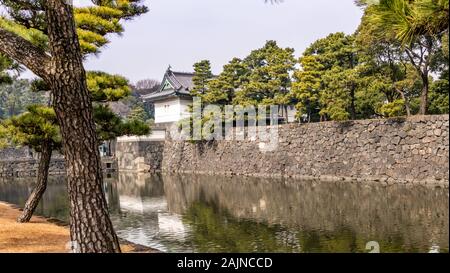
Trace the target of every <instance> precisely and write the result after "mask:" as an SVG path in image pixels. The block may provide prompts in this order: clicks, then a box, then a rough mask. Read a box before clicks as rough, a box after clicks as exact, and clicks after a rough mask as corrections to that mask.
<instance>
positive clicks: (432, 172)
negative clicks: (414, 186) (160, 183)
mask: <svg viewBox="0 0 450 273" xmlns="http://www.w3.org/2000/svg"><path fill="white" fill-rule="evenodd" d="M260 148H261V142H260V141H258V140H257V139H256V140H246V141H214V142H201V143H190V142H180V141H166V143H165V147H164V153H163V163H162V170H163V171H164V172H178V173H183V172H185V173H207V174H233V175H248V176H275V177H276V176H283V177H296V178H301V179H325V180H371V181H383V182H388V183H391V182H392V183H399V182H402V183H408V182H411V183H424V184H426V183H439V184H447V185H448V180H449V167H448V163H449V117H448V115H441V116H415V117H411V118H408V119H406V118H396V119H386V120H361V121H349V122H323V123H313V124H302V125H301V124H288V125H281V126H279V143H278V148H277V149H275V150H274V151H270V152H264V151H261V149H260Z"/></svg>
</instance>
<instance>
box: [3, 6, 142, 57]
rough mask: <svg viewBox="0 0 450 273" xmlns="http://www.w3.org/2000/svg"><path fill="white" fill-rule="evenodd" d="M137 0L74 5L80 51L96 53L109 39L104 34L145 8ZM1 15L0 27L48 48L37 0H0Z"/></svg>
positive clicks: (116, 29) (119, 27)
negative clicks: (3, 11) (3, 13)
mask: <svg viewBox="0 0 450 273" xmlns="http://www.w3.org/2000/svg"><path fill="white" fill-rule="evenodd" d="M141 2H142V1H141V0H116V1H113V0H96V1H93V4H94V5H92V6H88V7H75V8H74V16H75V23H76V26H77V34H78V38H79V40H80V45H81V49H82V51H83V53H84V54H91V53H94V54H97V53H99V52H100V49H101V47H103V46H105V45H106V44H108V43H109V39H108V37H107V35H108V34H119V35H120V34H121V33H122V32H123V30H124V29H123V26H122V21H124V20H129V19H132V18H134V17H136V16H139V15H141V14H143V13H146V12H147V11H148V9H147V7H145V6H144V5H142V4H141ZM0 3H1V4H2V6H3V7H4V8H5V11H6V12H5V15H3V16H1V17H0V27H1V28H4V29H6V30H9V31H11V32H14V33H16V34H18V35H19V36H21V37H23V38H25V39H26V40H28V41H30V42H32V43H33V44H35V45H37V46H39V47H40V48H42V49H44V50H47V49H48V37H47V35H46V33H47V25H46V21H45V14H44V7H43V5H42V3H41V1H40V0H29V1H16V0H0Z"/></svg>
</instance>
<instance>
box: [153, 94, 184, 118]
mask: <svg viewBox="0 0 450 273" xmlns="http://www.w3.org/2000/svg"><path fill="white" fill-rule="evenodd" d="M180 113H181V112H180V99H179V98H174V99H171V100H165V101H161V102H156V103H155V123H163V122H174V121H178V120H179V119H180Z"/></svg>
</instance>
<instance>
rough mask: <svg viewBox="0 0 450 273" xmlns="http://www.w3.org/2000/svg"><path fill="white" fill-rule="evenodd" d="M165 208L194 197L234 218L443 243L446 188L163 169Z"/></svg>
mask: <svg viewBox="0 0 450 273" xmlns="http://www.w3.org/2000/svg"><path fill="white" fill-rule="evenodd" d="M163 181H164V190H165V193H166V198H167V203H168V208H169V211H170V212H175V213H183V212H184V211H186V210H187V209H189V208H190V207H191V206H192V205H193V204H194V203H195V202H199V201H200V202H203V203H207V204H210V205H211V206H212V207H214V208H217V209H218V210H219V211H225V212H228V213H230V214H231V215H232V216H234V217H237V218H239V219H252V220H254V221H256V222H264V223H268V224H270V225H275V224H281V225H283V226H287V227H294V228H295V227H296V228H301V229H303V230H324V231H330V232H332V231H335V230H339V229H340V228H342V227H349V228H351V229H352V230H353V231H354V232H356V233H357V234H364V235H366V236H368V238H367V239H368V240H370V239H380V238H384V239H386V238H395V236H402V237H403V240H404V243H405V245H414V244H415V243H417V242H427V241H430V243H431V242H434V243H438V244H439V245H440V246H441V247H446V248H448V227H449V211H448V206H449V199H448V191H447V190H444V189H441V188H437V189H434V188H431V187H426V186H414V187H412V186H404V185H392V186H388V187H383V186H380V185H376V184H373V183H364V184H362V183H346V182H338V183H326V182H314V181H310V182H307V181H296V180H292V179H291V180H289V181H287V180H283V179H270V180H268V179H265V178H250V177H248V178H240V179H235V178H232V177H224V176H222V177H220V176H201V175H189V174H182V175H181V174H179V175H163Z"/></svg>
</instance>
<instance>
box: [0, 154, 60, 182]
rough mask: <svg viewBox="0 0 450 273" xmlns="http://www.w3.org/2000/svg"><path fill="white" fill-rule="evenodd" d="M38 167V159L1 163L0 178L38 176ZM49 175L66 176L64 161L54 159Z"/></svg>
mask: <svg viewBox="0 0 450 273" xmlns="http://www.w3.org/2000/svg"><path fill="white" fill-rule="evenodd" d="M38 167H39V160H37V159H22V160H18V159H16V160H9V161H0V177H12V176H14V177H26V176H36V175H37V170H38ZM49 174H50V175H60V174H65V163H64V159H61V158H53V159H52V161H51V162H50V168H49Z"/></svg>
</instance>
